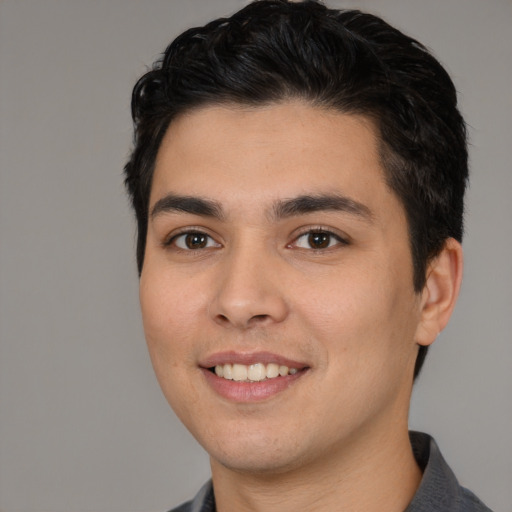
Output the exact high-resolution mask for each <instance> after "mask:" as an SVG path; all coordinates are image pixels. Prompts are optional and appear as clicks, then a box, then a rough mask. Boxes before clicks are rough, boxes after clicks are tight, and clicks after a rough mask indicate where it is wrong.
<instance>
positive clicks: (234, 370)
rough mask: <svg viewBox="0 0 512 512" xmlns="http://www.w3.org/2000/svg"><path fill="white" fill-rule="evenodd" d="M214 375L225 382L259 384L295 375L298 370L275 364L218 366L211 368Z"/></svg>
mask: <svg viewBox="0 0 512 512" xmlns="http://www.w3.org/2000/svg"><path fill="white" fill-rule="evenodd" d="M213 371H214V372H215V375H217V377H221V378H223V379H226V380H234V381H237V382H261V381H264V380H269V379H276V378H278V377H286V376H287V375H295V374H296V373H297V372H298V371H299V370H298V369H297V368H289V367H288V366H285V365H279V364H277V363H269V364H264V363H255V364H250V365H245V364H237V363H235V364H229V363H228V364H219V365H216V366H215V367H214V368H213Z"/></svg>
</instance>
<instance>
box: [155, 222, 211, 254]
mask: <svg viewBox="0 0 512 512" xmlns="http://www.w3.org/2000/svg"><path fill="white" fill-rule="evenodd" d="M194 235H197V236H203V237H205V238H206V239H207V242H206V243H207V244H208V245H207V246H205V247H200V248H196V249H192V248H190V247H189V248H187V249H185V248H184V247H179V246H178V245H177V244H176V241H177V240H179V239H180V238H181V237H185V238H186V237H188V236H194ZM212 241H213V242H214V245H215V246H217V247H220V244H219V243H218V242H215V240H214V238H213V237H211V236H210V235H209V234H208V233H205V232H204V231H202V230H200V229H194V228H187V229H186V230H183V231H180V232H179V233H174V234H173V235H172V236H170V237H169V238H167V239H166V240H165V241H164V243H163V246H164V247H171V246H174V247H175V248H176V249H177V250H180V251H184V252H193V251H196V250H200V249H205V248H211V245H209V244H210V243H211V242H212Z"/></svg>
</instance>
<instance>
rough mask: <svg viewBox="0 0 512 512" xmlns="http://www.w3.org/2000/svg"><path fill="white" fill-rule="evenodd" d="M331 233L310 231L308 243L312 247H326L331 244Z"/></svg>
mask: <svg viewBox="0 0 512 512" xmlns="http://www.w3.org/2000/svg"><path fill="white" fill-rule="evenodd" d="M331 238H332V237H331V235H330V234H329V233H309V235H308V244H309V246H310V247H311V248H312V249H325V248H327V247H329V245H330V244H331Z"/></svg>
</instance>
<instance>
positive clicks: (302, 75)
mask: <svg viewBox="0 0 512 512" xmlns="http://www.w3.org/2000/svg"><path fill="white" fill-rule="evenodd" d="M291 99H301V100H303V101H305V102H307V103H309V104H311V105H313V106H318V107H320V108H327V109H333V110H337V111H339V112H342V113H348V114H359V115H363V116H365V117H367V118H368V119H371V120H372V121H373V122H374V123H375V125H376V127H377V128H378V134H379V136H380V139H379V142H380V156H381V159H382V164H383V168H384V172H385V178H386V181H387V184H388V186H389V187H390V189H391V190H393V191H394V193H395V194H396V195H397V197H398V198H399V199H400V201H401V203H402V204H403V206H404V209H405V212H406V216H407V221H408V229H409V235H410V236H409V237H410V245H411V253H412V261H413V267H414V283H413V285H414V289H415V291H416V292H420V291H421V290H422V289H423V287H424V285H425V280H426V270H427V266H428V263H429V261H430V260H431V259H432V258H434V257H435V256H436V255H437V254H439V252H440V251H441V249H442V248H443V245H444V243H445V241H446V239H447V238H450V237H453V238H455V239H456V240H458V241H461V239H462V234H463V211H464V192H465V188H466V184H467V179H468V163H467V160H468V158H467V142H466V127H465V123H464V120H463V118H462V116H461V114H460V112H459V110H458V108H457V94H456V90H455V86H454V84H453V82H452V80H451V79H450V77H449V75H448V73H447V72H446V71H445V69H444V68H443V67H442V65H441V64H440V63H439V62H438V61H437V60H436V59H435V58H434V57H433V56H432V54H431V53H430V52H429V51H428V50H427V49H426V48H425V47H424V46H423V45H422V44H420V43H419V42H418V41H416V40H415V39H413V38H411V37H408V36H407V35H405V34H403V33H402V32H400V31H399V30H397V29H396V28H394V27H392V26H390V25H389V24H388V23H386V22H385V21H383V20H382V19H381V18H379V17H377V16H374V15H372V14H367V13H363V12H361V11H358V10H336V9H329V8H327V7H325V6H324V5H323V4H322V3H320V2H317V1H311V0H310V1H304V2H290V1H287V0H258V1H255V2H252V3H250V4H249V5H248V6H246V7H244V8H243V9H241V10H240V11H238V12H236V13H235V14H234V15H232V16H231V17H229V18H219V19H217V20H214V21H212V22H210V23H208V24H207V25H205V26H203V27H197V28H192V29H189V30H187V31H186V32H184V33H183V34H181V35H180V36H178V37H177V38H176V39H175V40H174V41H173V42H172V43H171V44H170V45H169V46H168V48H167V49H166V51H165V52H164V54H163V56H162V57H161V58H160V59H159V60H158V61H157V62H155V64H154V65H153V68H152V69H151V70H150V71H149V72H147V73H146V74H145V75H144V76H142V78H140V80H139V81H138V82H137V84H136V85H135V87H134V90H133V95H132V117H133V122H134V131H135V135H134V148H133V151H132V154H131V156H130V159H129V161H128V163H127V164H126V166H125V177H126V186H127V188H128V192H129V195H130V198H131V200H132V204H133V207H134V209H135V213H136V217H137V223H138V241H137V263H138V269H139V273H140V272H141V271H142V266H143V263H144V251H145V245H146V235H147V222H148V208H149V196H150V191H151V182H152V176H153V171H154V167H155V160H156V156H157V153H158V150H159V147H160V144H161V141H162V139H163V137H164V135H165V133H166V131H167V128H168V126H169V124H170V123H171V122H172V120H173V119H175V118H176V116H178V115H180V114H183V113H186V112H189V111H191V110H193V109H196V108H200V107H201V106H206V105H215V104H217V105H218V104H239V105H246V106H258V105H268V104H272V103H278V102H282V101H286V100H291ZM426 352H427V347H423V346H421V347H420V348H419V352H418V357H417V360H416V367H415V373H414V375H415V377H416V376H417V375H418V373H419V371H420V369H421V366H422V364H423V360H424V358H425V355H426Z"/></svg>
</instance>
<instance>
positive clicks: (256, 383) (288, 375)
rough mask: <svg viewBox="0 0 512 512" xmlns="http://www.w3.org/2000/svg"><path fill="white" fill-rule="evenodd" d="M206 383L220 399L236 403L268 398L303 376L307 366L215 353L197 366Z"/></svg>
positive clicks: (265, 357) (273, 358) (278, 359)
mask: <svg viewBox="0 0 512 512" xmlns="http://www.w3.org/2000/svg"><path fill="white" fill-rule="evenodd" d="M200 367H201V369H202V370H203V374H204V375H205V377H206V381H207V382H208V384H209V385H210V386H211V387H212V388H213V390H214V391H215V392H216V393H217V394H219V395H221V396H222V397H224V398H226V399H228V400H230V401H235V402H254V401H260V400H264V399H267V398H270V397H272V396H274V395H276V394H278V393H280V392H282V391H284V390H285V389H287V388H288V387H289V386H291V385H292V384H293V383H294V382H296V381H297V380H298V379H300V378H301V377H303V376H304V375H305V374H306V373H307V372H308V370H309V369H310V367H309V366H308V365H306V364H303V363H299V362H296V361H292V360H290V359H286V358H283V357H280V356H276V355H272V354H267V353H264V354H263V353H260V354H240V353H234V352H230V353H223V354H217V355H215V356H213V357H211V358H209V359H208V361H205V362H204V363H203V364H201V365H200Z"/></svg>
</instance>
